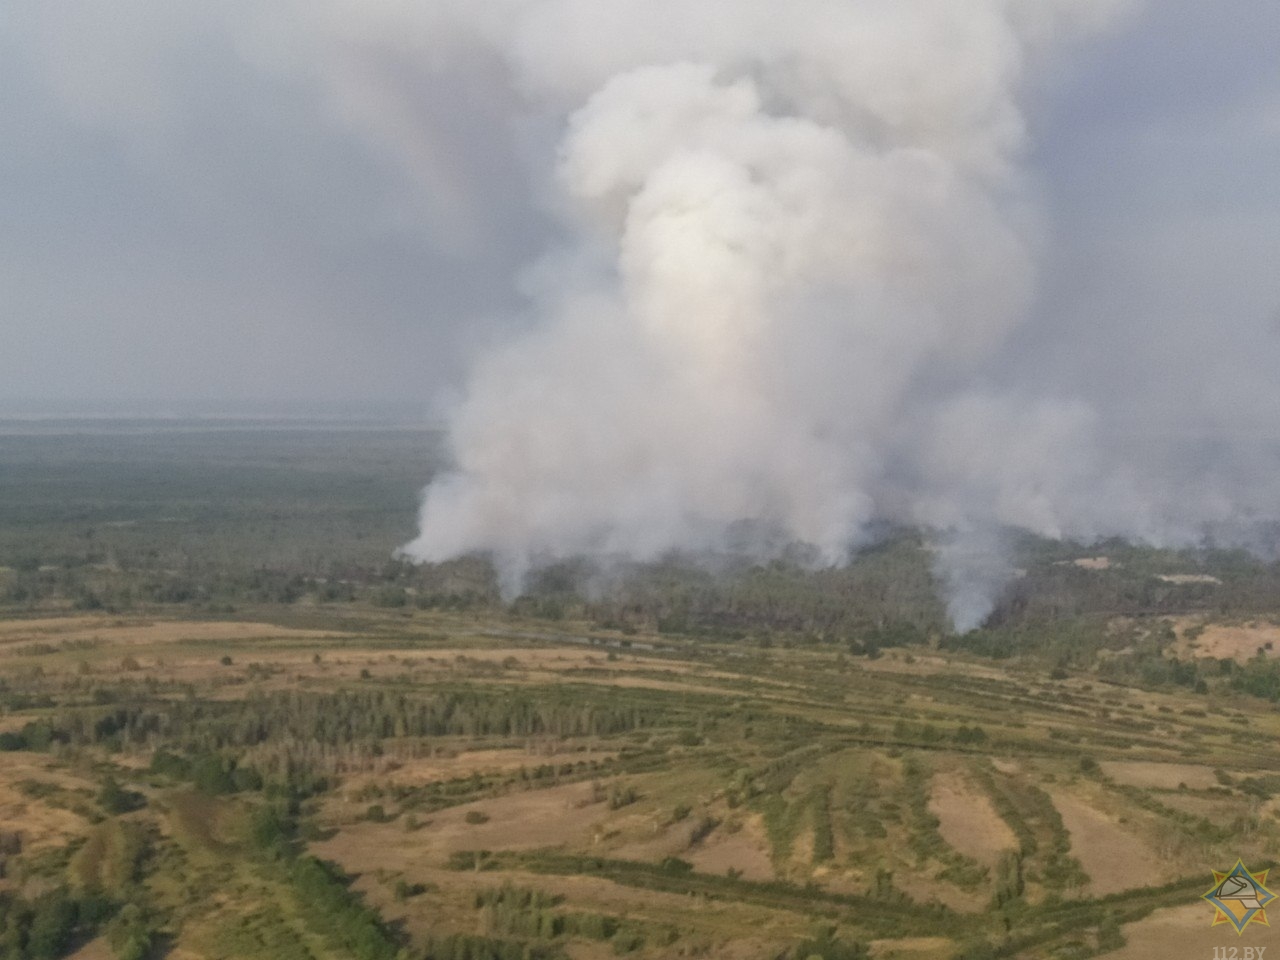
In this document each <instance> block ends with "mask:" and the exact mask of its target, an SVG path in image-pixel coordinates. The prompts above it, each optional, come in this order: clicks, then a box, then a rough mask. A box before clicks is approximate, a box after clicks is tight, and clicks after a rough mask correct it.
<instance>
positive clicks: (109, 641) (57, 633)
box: [0, 617, 351, 649]
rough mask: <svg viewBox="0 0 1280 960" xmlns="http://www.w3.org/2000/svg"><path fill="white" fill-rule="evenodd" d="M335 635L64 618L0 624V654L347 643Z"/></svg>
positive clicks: (214, 623)
mask: <svg viewBox="0 0 1280 960" xmlns="http://www.w3.org/2000/svg"><path fill="white" fill-rule="evenodd" d="M348 636H351V635H350V634H344V633H340V632H336V631H330V630H300V629H297V628H294V627H278V626H276V625H274V624H270V623H239V622H224V621H220V620H210V621H204V620H163V621H155V620H123V619H119V618H105V617H59V618H55V619H43V620H9V621H3V622H0V649H3V647H4V646H10V645H21V644H26V643H45V644H49V645H51V646H57V645H59V644H63V643H86V642H87V643H95V642H98V643H102V644H103V645H106V646H119V645H125V644H127V645H144V644H150V643H176V642H179V641H183V640H194V641H197V642H203V641H240V640H256V639H264V638H272V639H303V640H320V639H332V638H338V637H348Z"/></svg>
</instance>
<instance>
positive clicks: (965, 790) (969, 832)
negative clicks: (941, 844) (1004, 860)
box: [929, 770, 1018, 869]
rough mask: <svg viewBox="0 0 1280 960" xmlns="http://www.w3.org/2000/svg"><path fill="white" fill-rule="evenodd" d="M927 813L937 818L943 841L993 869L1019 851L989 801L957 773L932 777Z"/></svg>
mask: <svg viewBox="0 0 1280 960" xmlns="http://www.w3.org/2000/svg"><path fill="white" fill-rule="evenodd" d="M929 811H930V812H931V813H932V814H933V815H934V816H935V817H937V818H938V821H939V824H938V832H939V833H941V834H942V839H943V840H945V841H947V843H949V844H950V845H951V846H952V847H954V848H955V849H956V850H958V851H959V852H960V853H963V854H964V855H965V856H966V857H971V858H972V859H974V860H976V861H978V862H979V863H981V864H984V865H985V866H988V867H991V868H992V869H994V868H995V867H996V866H997V865H998V864H999V862H1000V858H1001V857H1002V856H1003V855H1004V853H1005V851H1007V850H1016V849H1017V847H1018V838H1017V837H1016V836H1014V833H1013V831H1012V830H1011V829H1010V828H1009V825H1008V824H1007V823H1005V822H1004V820H1003V819H1002V818H1001V817H1000V814H998V813H996V808H995V807H994V806H993V805H992V803H991V799H990V798H989V797H988V796H987V795H986V793H985V792H983V791H982V790H980V789H978V788H977V787H975V786H974V785H973V784H972V783H970V782H969V779H968V778H967V777H966V776H965V775H964V774H963V773H961V772H960V771H958V770H953V771H947V772H944V773H939V774H937V775H936V776H934V778H933V784H932V788H931V790H930V796H929Z"/></svg>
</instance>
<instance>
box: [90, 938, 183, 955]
mask: <svg viewBox="0 0 1280 960" xmlns="http://www.w3.org/2000/svg"><path fill="white" fill-rule="evenodd" d="M169 956H173V954H169ZM114 957H115V951H113V950H112V949H111V945H110V944H109V943H108V942H107V938H106V937H96V938H94V939H93V940H90V941H89V942H88V943H86V944H85V945H84V946H83V947H81V948H80V949H79V950H77V951H76V952H75V953H73V954H70V955H69V956H68V957H67V960H113V958H114Z"/></svg>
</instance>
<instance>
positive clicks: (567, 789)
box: [313, 783, 609, 869]
mask: <svg viewBox="0 0 1280 960" xmlns="http://www.w3.org/2000/svg"><path fill="white" fill-rule="evenodd" d="M591 800H592V786H591V784H589V783H572V784H567V785H565V786H561V787H549V788H547V789H544V790H526V791H522V792H520V793H513V794H509V795H508V796H505V797H495V798H492V799H486V800H477V801H476V802H474V803H467V804H463V805H461V806H457V807H450V808H448V809H446V810H441V811H439V812H437V813H432V814H419V815H418V818H419V820H429V821H430V824H429V825H428V826H424V827H422V828H421V829H418V830H414V831H407V830H406V829H405V827H404V824H403V822H402V820H401V819H397V820H395V821H393V822H391V823H385V824H374V823H365V822H360V823H352V824H346V825H344V826H343V827H342V828H341V830H340V831H339V833H338V834H337V836H335V837H333V838H332V839H330V840H326V841H323V842H321V843H317V844H314V845H313V849H314V850H315V852H316V853H317V854H318V855H319V856H322V857H332V858H334V859H336V860H338V861H340V862H343V863H345V862H348V861H349V860H351V859H352V854H353V851H355V850H358V851H359V854H360V855H359V859H360V860H362V861H363V860H366V859H367V858H368V857H370V856H372V857H374V858H375V861H376V863H377V865H378V866H380V867H385V868H387V869H404V868H405V867H406V866H409V865H412V864H430V863H439V862H442V861H443V860H445V859H446V858H447V857H448V856H449V854H451V853H455V852H457V851H459V850H494V851H501V850H536V849H539V848H542V847H565V846H571V847H574V848H577V849H582V848H586V847H589V846H590V845H591V839H592V836H593V834H594V825H595V823H596V822H597V821H598V820H601V819H603V818H604V816H605V815H606V814H607V813H608V812H609V811H608V805H607V804H596V803H592V802H591ZM469 813H474V814H482V815H484V816H486V817H488V818H489V819H488V820H487V821H486V822H484V823H468V822H467V820H466V817H467V814H469Z"/></svg>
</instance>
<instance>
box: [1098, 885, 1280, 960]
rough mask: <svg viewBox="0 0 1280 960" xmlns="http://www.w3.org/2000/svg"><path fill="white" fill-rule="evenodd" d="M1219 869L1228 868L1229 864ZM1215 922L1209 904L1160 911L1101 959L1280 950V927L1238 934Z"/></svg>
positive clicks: (1191, 958)
mask: <svg viewBox="0 0 1280 960" xmlns="http://www.w3.org/2000/svg"><path fill="white" fill-rule="evenodd" d="M1220 869H1226V865H1224V866H1223V867H1221V868H1220ZM1212 882H1213V876H1212V874H1210V873H1209V871H1208V870H1206V871H1205V889H1206V890H1207V889H1209V886H1210V884H1211V883H1212ZM1273 922H1274V921H1273ZM1212 923H1213V907H1212V906H1210V905H1209V904H1207V903H1193V904H1188V905H1187V906H1184V907H1170V908H1168V909H1164V910H1157V911H1155V912H1154V913H1152V914H1151V916H1149V917H1147V918H1146V919H1145V920H1139V921H1138V922H1137V923H1131V924H1129V925H1128V926H1126V927H1125V928H1124V935H1125V937H1126V939H1127V940H1128V941H1129V942H1128V943H1127V944H1125V946H1123V947H1121V948H1120V949H1119V950H1116V951H1113V952H1112V953H1106V954H1102V956H1103V957H1106V958H1107V960H1180V958H1183V957H1185V958H1187V960H1200V958H1204V960H1212V958H1213V957H1214V955H1215V953H1214V951H1215V949H1217V950H1221V949H1222V948H1223V947H1228V948H1235V949H1236V950H1237V951H1238V953H1237V954H1235V955H1236V956H1243V955H1244V948H1246V947H1253V948H1255V949H1256V948H1258V947H1263V948H1270V949H1269V950H1268V952H1271V951H1280V926H1272V927H1270V928H1268V927H1260V926H1258V925H1257V924H1251V925H1250V926H1249V927H1248V928H1247V929H1246V930H1245V931H1244V933H1243V934H1239V935H1238V934H1237V933H1236V932H1235V930H1233V929H1232V928H1231V927H1227V926H1221V927H1216V928H1215V927H1213V926H1211V924H1212Z"/></svg>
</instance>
